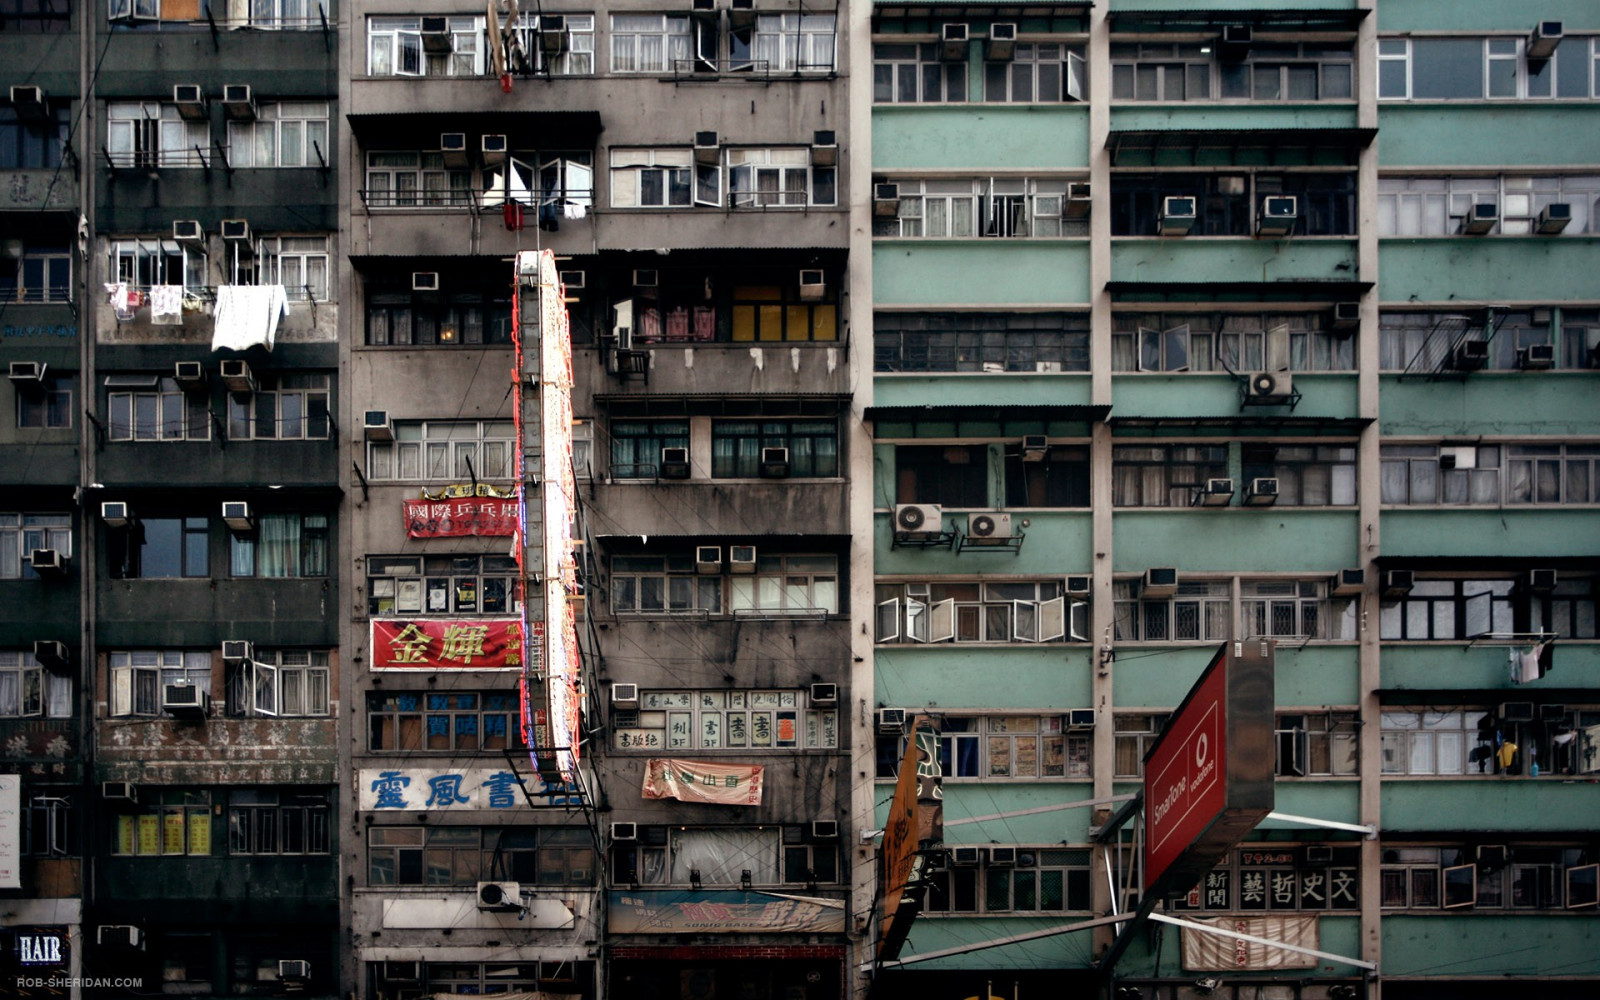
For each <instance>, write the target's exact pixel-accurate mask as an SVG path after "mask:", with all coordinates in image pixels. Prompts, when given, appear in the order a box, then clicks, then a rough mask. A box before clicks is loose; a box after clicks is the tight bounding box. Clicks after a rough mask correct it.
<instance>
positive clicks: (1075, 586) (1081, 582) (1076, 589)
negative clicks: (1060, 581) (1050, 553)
mask: <svg viewBox="0 0 1600 1000" xmlns="http://www.w3.org/2000/svg"><path fill="white" fill-rule="evenodd" d="M1093 592H1094V577H1092V576H1069V577H1067V596H1068V597H1080V598H1083V597H1088V596H1089V595H1090V594H1092V593H1093Z"/></svg>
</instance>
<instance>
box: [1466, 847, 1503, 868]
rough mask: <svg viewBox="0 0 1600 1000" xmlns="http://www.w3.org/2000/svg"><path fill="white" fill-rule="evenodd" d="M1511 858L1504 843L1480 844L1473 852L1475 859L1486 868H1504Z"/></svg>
mask: <svg viewBox="0 0 1600 1000" xmlns="http://www.w3.org/2000/svg"><path fill="white" fill-rule="evenodd" d="M1510 859H1511V852H1510V851H1508V850H1506V846H1505V845H1504V844H1479V845H1478V847H1477V850H1475V851H1474V852H1473V860H1474V861H1476V862H1477V863H1478V864H1479V865H1481V866H1483V867H1484V868H1504V867H1505V866H1506V862H1507V861H1509V860H1510Z"/></svg>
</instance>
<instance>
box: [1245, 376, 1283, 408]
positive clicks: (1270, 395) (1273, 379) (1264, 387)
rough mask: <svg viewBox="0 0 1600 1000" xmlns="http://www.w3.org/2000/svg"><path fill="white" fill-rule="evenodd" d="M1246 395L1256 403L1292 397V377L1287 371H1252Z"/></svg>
mask: <svg viewBox="0 0 1600 1000" xmlns="http://www.w3.org/2000/svg"><path fill="white" fill-rule="evenodd" d="M1247 397H1248V398H1249V399H1250V400H1251V401H1253V402H1258V403H1259V402H1277V401H1286V400H1289V399H1293V398H1294V377H1293V376H1291V375H1290V374H1289V373H1288V372H1254V373H1252V374H1251V376H1250V386H1249V392H1248V393H1247Z"/></svg>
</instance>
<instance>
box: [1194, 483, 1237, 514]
mask: <svg viewBox="0 0 1600 1000" xmlns="http://www.w3.org/2000/svg"><path fill="white" fill-rule="evenodd" d="M1198 500H1199V506H1201V507H1226V506H1228V504H1230V503H1232V502H1233V480H1231V479H1207V480H1206V484H1205V486H1203V487H1201V488H1200V493H1199V497H1198Z"/></svg>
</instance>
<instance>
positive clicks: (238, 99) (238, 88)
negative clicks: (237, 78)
mask: <svg viewBox="0 0 1600 1000" xmlns="http://www.w3.org/2000/svg"><path fill="white" fill-rule="evenodd" d="M222 111H223V114H225V115H227V116H228V117H229V118H231V119H233V120H234V121H241V122H247V121H253V120H254V119H255V117H256V102H255V98H254V97H252V96H251V94H250V85H249V84H248V83H225V84H223V85H222Z"/></svg>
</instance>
